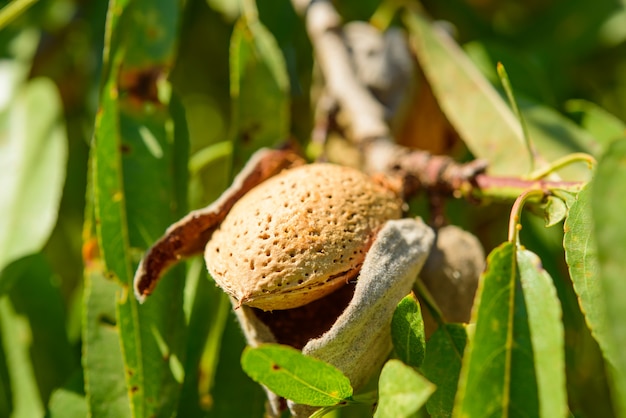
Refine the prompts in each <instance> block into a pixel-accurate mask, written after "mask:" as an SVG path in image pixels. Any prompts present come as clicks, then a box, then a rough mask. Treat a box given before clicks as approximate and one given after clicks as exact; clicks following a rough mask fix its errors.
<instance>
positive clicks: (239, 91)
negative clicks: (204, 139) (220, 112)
mask: <svg viewBox="0 0 626 418" xmlns="http://www.w3.org/2000/svg"><path fill="white" fill-rule="evenodd" d="M230 77H231V85H230V94H231V98H232V106H233V108H232V113H233V122H232V131H231V138H232V140H233V143H234V151H235V154H234V171H235V172H237V171H238V170H239V169H240V168H241V167H242V166H243V164H244V163H245V162H246V161H248V158H249V157H250V156H251V155H252V154H253V153H254V152H255V151H256V150H258V149H259V148H262V147H272V146H275V145H277V144H280V143H282V142H285V141H286V140H287V139H288V138H289V133H290V131H289V125H290V93H289V77H288V74H287V68H286V63H285V58H284V57H283V55H282V52H281V50H280V48H279V47H278V44H277V43H276V40H275V39H274V37H273V36H272V34H271V33H270V32H269V31H268V30H267V29H266V28H265V27H264V26H263V25H262V24H261V23H260V22H258V21H248V20H246V19H245V18H241V19H240V20H239V21H238V22H237V24H236V25H235V29H234V32H233V34H232V37H231V44H230Z"/></svg>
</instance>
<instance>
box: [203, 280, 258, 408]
mask: <svg viewBox="0 0 626 418" xmlns="http://www.w3.org/2000/svg"><path fill="white" fill-rule="evenodd" d="M210 284H211V285H212V286H214V285H213V283H210ZM214 287H215V286H214ZM220 292H221V290H220ZM222 296H223V295H222ZM231 309H232V308H231ZM209 338H213V339H215V340H217V339H218V338H220V340H219V341H207V345H218V344H219V345H220V347H219V352H217V353H215V354H216V357H217V358H216V359H215V361H216V363H217V364H215V365H214V366H213V367H215V370H214V371H213V370H210V371H211V372H213V373H214V377H213V379H214V381H215V384H214V385H213V387H212V388H211V389H212V390H211V393H210V397H209V395H207V394H204V393H203V394H202V396H204V399H203V401H206V400H210V401H211V402H210V407H211V408H210V410H209V414H208V417H210V418H222V417H227V416H237V417H257V416H262V415H263V412H264V411H265V406H266V403H267V395H266V394H265V392H264V391H263V389H262V387H261V386H260V385H258V384H257V383H256V382H254V381H253V380H252V379H250V378H249V377H248V375H246V373H244V370H242V367H241V353H242V352H243V350H244V348H245V347H246V341H245V339H244V336H243V335H242V332H241V325H240V324H239V323H238V322H237V321H236V319H235V317H234V316H233V315H228V316H227V321H226V327H225V329H224V331H223V334H222V335H218V334H217V333H213V332H212V334H211V335H210V336H209ZM204 354H205V355H206V351H205V353H204ZM206 360H207V358H206V357H205V358H203V363H202V364H201V365H200V367H202V368H203V369H202V370H203V371H204V370H205V369H204V368H206V366H207V361H206ZM233 388H237V390H233ZM241 399H246V402H241ZM203 404H204V407H205V408H206V407H207V402H203Z"/></svg>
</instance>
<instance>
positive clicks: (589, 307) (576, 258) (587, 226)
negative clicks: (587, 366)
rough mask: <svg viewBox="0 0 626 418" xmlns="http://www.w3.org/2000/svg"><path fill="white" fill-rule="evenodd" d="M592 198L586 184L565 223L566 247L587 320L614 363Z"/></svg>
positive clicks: (577, 292) (571, 274)
mask: <svg viewBox="0 0 626 418" xmlns="http://www.w3.org/2000/svg"><path fill="white" fill-rule="evenodd" d="M591 198H592V196H591V187H590V185H589V184H587V185H585V186H584V187H583V188H582V190H581V191H580V192H579V193H578V195H577V196H576V200H575V201H574V203H573V204H572V206H571V207H570V210H569V216H568V217H567V219H566V220H565V225H564V231H565V234H564V237H563V248H564V249H565V260H566V262H567V266H568V268H569V273H570V277H571V279H572V283H573V285H574V291H575V292H576V294H577V295H578V302H579V304H580V308H581V311H582V312H583V313H584V315H585V321H586V322H587V325H588V326H589V329H590V330H591V333H592V335H593V336H594V338H595V339H596V341H598V344H599V345H600V348H601V349H602V351H603V352H604V355H605V356H606V357H607V359H609V360H611V361H612V360H613V359H614V356H615V354H614V353H612V352H611V345H610V343H609V341H608V340H607V339H608V338H609V330H608V329H607V324H606V318H605V312H604V293H603V290H602V282H601V281H600V280H599V279H598V278H599V275H600V273H599V265H598V250H597V246H596V235H595V233H594V220H593V217H592V213H591Z"/></svg>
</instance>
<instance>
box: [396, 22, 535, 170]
mask: <svg viewBox="0 0 626 418" xmlns="http://www.w3.org/2000/svg"><path fill="white" fill-rule="evenodd" d="M405 22H406V24H407V27H408V29H409V31H410V33H411V41H412V43H413V45H414V46H415V49H416V53H417V57H418V60H419V63H420V66H421V68H422V70H423V71H424V74H425V75H426V78H427V80H428V82H429V84H430V86H431V88H432V90H433V93H434V94H435V97H436V98H437V102H438V103H439V106H441V109H442V110H443V112H444V114H445V115H446V117H447V119H448V120H449V121H450V123H451V124H452V126H454V128H455V130H456V131H457V132H458V133H459V135H460V136H461V138H462V139H463V141H464V142H465V144H466V145H467V146H468V148H469V149H470V150H471V151H472V153H473V154H474V156H476V157H477V158H483V159H485V160H487V161H488V162H489V170H490V172H491V173H493V174H498V175H519V174H526V173H527V172H528V169H529V167H530V155H528V150H527V149H526V145H525V143H524V136H523V133H522V129H521V126H520V123H519V121H518V120H517V119H515V116H514V114H513V112H512V111H511V109H510V108H509V107H508V106H507V105H506V103H505V102H504V100H502V98H501V97H500V96H499V95H498V93H497V92H496V91H495V89H494V88H493V87H492V86H491V84H489V82H488V81H487V79H486V78H485V77H484V76H483V75H482V74H481V73H480V72H479V71H478V69H477V68H476V67H475V66H474V64H473V63H472V62H471V61H470V60H469V58H468V57H467V56H466V55H465V53H464V52H463V51H462V50H461V49H460V48H459V46H458V45H456V44H455V43H454V41H452V39H451V38H450V37H449V36H448V35H447V34H445V33H442V31H441V30H439V29H437V28H436V27H434V26H433V25H432V24H431V23H430V22H428V21H427V20H426V19H425V18H424V17H423V16H420V15H419V14H417V13H410V12H408V13H407V14H406V15H405Z"/></svg>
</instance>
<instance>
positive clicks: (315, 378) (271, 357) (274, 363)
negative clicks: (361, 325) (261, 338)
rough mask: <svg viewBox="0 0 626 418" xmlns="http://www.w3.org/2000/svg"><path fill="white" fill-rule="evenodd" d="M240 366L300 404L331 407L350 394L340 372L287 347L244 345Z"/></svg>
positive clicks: (259, 381)
mask: <svg viewBox="0 0 626 418" xmlns="http://www.w3.org/2000/svg"><path fill="white" fill-rule="evenodd" d="M241 365H242V366H243V370H244V371H245V372H246V373H247V374H248V375H249V376H250V377H251V378H252V379H253V380H254V381H256V382H258V383H260V384H262V385H265V386H267V387H268V388H269V389H270V390H271V391H272V392H274V393H276V394H277V395H279V396H282V397H284V398H286V399H290V400H292V401H294V402H296V403H299V404H304V405H311V406H330V405H335V404H337V403H339V402H341V401H344V400H346V399H348V398H350V397H351V396H352V387H351V386H350V381H349V380H348V378H347V377H346V376H345V375H344V374H343V373H341V371H339V370H338V369H336V368H335V367H333V366H331V365H330V364H327V363H325V362H323V361H320V360H317V359H314V358H312V357H308V356H305V355H304V354H302V353H301V352H300V351H298V350H296V349H294V348H291V347H288V346H282V345H278V344H263V345H261V346H259V347H256V348H251V347H246V349H245V350H244V352H243V354H242V356H241Z"/></svg>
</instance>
